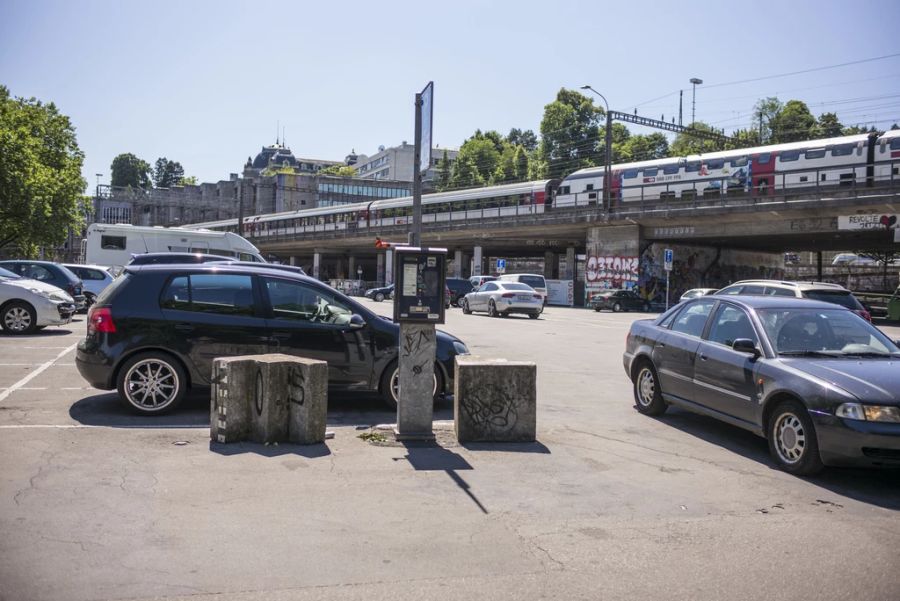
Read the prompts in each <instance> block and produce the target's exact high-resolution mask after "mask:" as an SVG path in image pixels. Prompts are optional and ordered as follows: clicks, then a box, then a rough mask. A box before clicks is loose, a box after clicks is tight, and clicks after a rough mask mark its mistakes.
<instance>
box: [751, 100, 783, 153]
mask: <svg viewBox="0 0 900 601" xmlns="http://www.w3.org/2000/svg"><path fill="white" fill-rule="evenodd" d="M783 106H784V105H782V103H781V101H780V100H778V98H776V97H775V96H769V97H768V98H762V99H760V100H758V101H757V102H756V104H755V105H753V120H754V121H753V122H754V127H755V128H756V130H757V131H758V132H759V140H760V143H761V144H770V143H771V138H772V122H773V121H774V120H775V118H776V117H777V116H778V114H779V113H780V112H781V109H782V107H783Z"/></svg>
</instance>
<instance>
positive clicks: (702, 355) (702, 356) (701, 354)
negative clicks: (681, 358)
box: [700, 353, 706, 361]
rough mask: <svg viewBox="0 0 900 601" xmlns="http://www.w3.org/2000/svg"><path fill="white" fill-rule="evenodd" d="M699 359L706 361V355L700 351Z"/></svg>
mask: <svg viewBox="0 0 900 601" xmlns="http://www.w3.org/2000/svg"><path fill="white" fill-rule="evenodd" d="M700 360H701V361H706V355H704V354H703V353H700Z"/></svg>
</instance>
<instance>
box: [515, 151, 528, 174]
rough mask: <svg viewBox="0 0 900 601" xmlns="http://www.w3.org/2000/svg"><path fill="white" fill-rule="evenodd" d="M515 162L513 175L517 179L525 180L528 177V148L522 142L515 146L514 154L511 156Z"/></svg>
mask: <svg viewBox="0 0 900 601" xmlns="http://www.w3.org/2000/svg"><path fill="white" fill-rule="evenodd" d="M513 162H514V163H515V176H516V180H517V181H520V182H522V181H526V180H527V179H528V149H527V148H526V146H525V145H524V144H519V145H518V146H516V154H515V157H514V158H513Z"/></svg>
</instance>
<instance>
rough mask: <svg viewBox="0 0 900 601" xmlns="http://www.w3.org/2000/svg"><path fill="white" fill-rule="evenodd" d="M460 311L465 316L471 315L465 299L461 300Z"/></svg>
mask: <svg viewBox="0 0 900 601" xmlns="http://www.w3.org/2000/svg"><path fill="white" fill-rule="evenodd" d="M462 310H463V313H465V314H466V315H471V314H472V309H470V308H469V301H467V300H466V299H462Z"/></svg>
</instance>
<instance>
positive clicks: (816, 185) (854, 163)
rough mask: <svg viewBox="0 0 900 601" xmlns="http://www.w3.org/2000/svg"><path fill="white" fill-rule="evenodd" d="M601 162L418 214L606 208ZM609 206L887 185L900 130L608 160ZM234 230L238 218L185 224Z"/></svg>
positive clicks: (387, 211) (278, 228)
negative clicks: (619, 161) (647, 158)
mask: <svg viewBox="0 0 900 601" xmlns="http://www.w3.org/2000/svg"><path fill="white" fill-rule="evenodd" d="M604 172H605V169H604V167H589V168H586V169H580V170H578V171H575V172H573V173H571V174H569V175H568V176H566V177H565V178H563V179H562V180H557V179H544V180H537V181H530V182H521V183H515V184H504V185H499V186H488V187H484V188H472V189H466V190H456V191H453V192H439V193H435V194H425V195H423V196H422V222H423V223H424V224H428V223H442V222H446V223H452V222H456V221H466V222H469V221H472V220H480V219H497V218H501V217H517V216H524V215H537V214H541V213H546V212H550V211H562V210H566V209H572V208H577V207H589V206H591V205H595V206H597V207H604V202H605V201H604V198H605V196H604V194H605V192H607V190H605V188H604V186H605V185H606V184H607V182H604ZM609 180H610V181H609V182H608V184H609V190H608V193H609V201H608V202H609V207H606V208H611V209H614V208H616V207H628V206H629V205H631V204H634V205H637V204H638V203H642V202H653V203H658V202H665V203H671V202H675V203H681V202H691V201H697V200H698V199H709V198H715V199H719V198H722V197H723V196H726V197H727V196H742V197H749V198H752V199H754V200H755V201H759V200H763V201H764V200H766V199H768V198H771V197H774V196H776V195H783V194H790V193H798V192H804V191H808V190H810V189H817V190H829V189H833V190H840V188H841V187H846V186H867V187H874V186H881V185H890V184H893V183H894V182H895V181H898V180H900V130H891V131H888V132H885V133H883V134H877V133H869V134H857V135H852V136H842V137H836V138H828V139H823V140H809V141H805V142H792V143H788V144H777V145H770V146H760V147H756V148H742V149H736V150H725V151H718V152H710V153H705V154H702V155H700V154H698V155H691V156H686V157H669V158H664V159H656V160H651V161H639V162H632V163H624V164H616V165H613V166H611V169H610V178H609ZM412 205H413V199H412V197H411V196H406V197H402V198H391V199H384V200H374V201H370V202H368V203H354V204H349V205H339V206H329V207H320V208H315V209H303V210H299V211H285V212H281V213H272V214H267V215H255V216H252V217H248V218H245V220H244V235H246V236H250V237H257V238H265V237H269V236H283V235H298V234H305V233H313V232H323V231H336V230H358V231H359V230H363V231H364V230H367V229H373V230H374V229H380V228H383V227H390V226H397V225H406V224H408V223H410V222H411V220H412V210H413V209H412ZM184 227H187V228H191V229H209V230H214V231H231V232H237V231H238V226H237V219H226V220H222V221H214V222H207V223H197V224H191V225H187V226H184Z"/></svg>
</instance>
